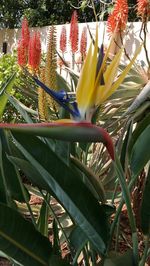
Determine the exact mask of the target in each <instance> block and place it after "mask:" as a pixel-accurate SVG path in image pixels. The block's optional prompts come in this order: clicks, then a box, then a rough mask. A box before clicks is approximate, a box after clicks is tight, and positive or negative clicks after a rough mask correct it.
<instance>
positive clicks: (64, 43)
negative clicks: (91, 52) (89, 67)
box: [59, 25, 67, 57]
mask: <svg viewBox="0 0 150 266" xmlns="http://www.w3.org/2000/svg"><path fill="white" fill-rule="evenodd" d="M59 44H60V45H59V48H60V51H61V52H62V56H63V57H64V53H65V52H66V49H67V33H66V27H65V26H64V25H63V26H62V28H61V33H60V41H59Z"/></svg>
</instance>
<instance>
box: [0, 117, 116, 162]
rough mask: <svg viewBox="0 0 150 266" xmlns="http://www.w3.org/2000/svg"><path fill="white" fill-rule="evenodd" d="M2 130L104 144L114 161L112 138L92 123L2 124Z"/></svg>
mask: <svg viewBox="0 0 150 266" xmlns="http://www.w3.org/2000/svg"><path fill="white" fill-rule="evenodd" d="M67 121H68V120H67ZM0 128H5V129H10V130H11V131H13V132H20V133H21V132H22V133H26V134H27V135H36V136H42V137H47V138H52V139H57V140H62V141H69V142H102V143H103V144H104V145H105V146H106V148H107V150H108V152H109V154H110V156H111V158H112V159H113V160H114V147H113V142H112V139H111V137H110V136H109V134H108V133H107V131H106V130H104V129H103V128H101V127H98V126H95V125H93V124H91V123H87V122H78V123H77V122H72V121H71V122H70V120H69V121H68V122H66V120H62V121H58V122H53V123H36V124H5V123H0Z"/></svg>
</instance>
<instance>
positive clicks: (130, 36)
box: [0, 22, 150, 63]
mask: <svg viewBox="0 0 150 266" xmlns="http://www.w3.org/2000/svg"><path fill="white" fill-rule="evenodd" d="M88 24H89V27H90V30H91V32H92V33H93V34H94V32H95V23H88ZM83 26H85V24H84V23H80V24H79V39H80V35H81V32H82V28H83ZM49 27H50V26H47V27H42V28H31V33H32V31H33V30H39V31H40V33H41V41H42V50H43V51H46V43H47V36H48V32H49ZM61 27H62V25H58V26H56V28H57V40H58V41H57V46H58V47H57V49H58V51H59V36H60V32H61ZM66 28H67V38H68V42H67V53H66V54H65V57H66V58H65V59H66V60H70V56H71V53H70V45H69V29H70V25H69V24H66ZM105 28H106V27H105V22H101V23H99V29H100V30H99V42H100V43H101V42H102V41H103V33H104V29H105ZM140 29H141V22H134V23H129V24H128V28H127V34H126V36H125V39H126V44H125V47H126V51H127V53H128V54H129V56H130V55H132V54H133V53H134V51H135V50H136V47H138V46H139V44H140V43H141V40H140V37H139V34H140ZM147 29H148V32H147V49H148V54H149V57H150V22H149V23H148V26H147ZM20 36H21V31H20V29H14V30H10V29H3V30H2V29H1V30H0V53H2V46H3V42H7V45H8V48H7V52H8V53H12V52H13V50H14V49H16V47H17V42H18V40H19V38H20ZM89 40H90V37H89V36H88V44H89V42H90V41H89ZM104 44H105V45H106V46H107V45H108V34H107V32H106V30H105V38H104ZM78 56H79V53H77V55H76V58H78ZM124 60H126V58H124ZM138 60H140V61H141V60H142V61H143V62H145V63H146V59H145V53H144V49H142V52H141V53H140V56H139V57H138Z"/></svg>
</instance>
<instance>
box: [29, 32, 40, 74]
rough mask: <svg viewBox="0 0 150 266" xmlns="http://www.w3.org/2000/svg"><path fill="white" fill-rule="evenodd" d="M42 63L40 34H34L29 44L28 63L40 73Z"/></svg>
mask: <svg viewBox="0 0 150 266" xmlns="http://www.w3.org/2000/svg"><path fill="white" fill-rule="evenodd" d="M40 61H41V40H40V33H39V32H34V34H33V36H32V37H31V38H30V42H29V53H28V63H29V66H30V67H31V68H32V70H33V71H35V72H36V71H38V68H39V65H40Z"/></svg>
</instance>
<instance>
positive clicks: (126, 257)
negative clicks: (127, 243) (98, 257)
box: [98, 250, 135, 266]
mask: <svg viewBox="0 0 150 266" xmlns="http://www.w3.org/2000/svg"><path fill="white" fill-rule="evenodd" d="M127 265H128V266H134V265H135V262H134V259H133V253H132V251H131V250H128V251H127V252H126V253H125V254H123V255H120V254H119V253H114V254H111V255H110V256H109V257H108V258H106V259H104V260H103V262H100V263H99V264H98V266H127Z"/></svg>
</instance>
